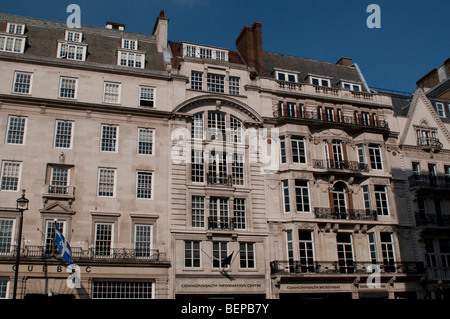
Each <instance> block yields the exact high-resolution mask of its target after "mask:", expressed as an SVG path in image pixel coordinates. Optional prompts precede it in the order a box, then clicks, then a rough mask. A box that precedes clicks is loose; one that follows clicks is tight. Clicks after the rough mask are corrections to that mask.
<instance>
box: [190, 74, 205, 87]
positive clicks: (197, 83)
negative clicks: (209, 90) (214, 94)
mask: <svg viewBox="0 0 450 319" xmlns="http://www.w3.org/2000/svg"><path fill="white" fill-rule="evenodd" d="M191 89H193V90H203V73H202V72H197V71H192V72H191Z"/></svg>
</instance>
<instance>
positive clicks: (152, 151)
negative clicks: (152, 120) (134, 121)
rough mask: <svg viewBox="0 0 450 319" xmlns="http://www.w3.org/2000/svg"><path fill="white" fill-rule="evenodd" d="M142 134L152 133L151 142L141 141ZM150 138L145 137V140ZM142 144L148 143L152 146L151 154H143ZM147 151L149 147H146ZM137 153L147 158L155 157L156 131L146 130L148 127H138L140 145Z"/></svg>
mask: <svg viewBox="0 0 450 319" xmlns="http://www.w3.org/2000/svg"><path fill="white" fill-rule="evenodd" d="M141 132H145V133H150V132H151V141H147V140H145V141H141ZM147 138H148V136H145V139H147ZM140 143H146V144H151V146H149V148H150V149H149V151H150V152H149V153H147V152H141V148H140ZM144 149H145V150H147V149H148V147H144ZM137 153H138V155H146V156H153V155H155V129H152V128H146V127H138V144H137Z"/></svg>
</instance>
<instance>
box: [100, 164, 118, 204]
mask: <svg viewBox="0 0 450 319" xmlns="http://www.w3.org/2000/svg"><path fill="white" fill-rule="evenodd" d="M115 179H116V169H115V168H99V171H98V196H100V197H114V195H115Z"/></svg>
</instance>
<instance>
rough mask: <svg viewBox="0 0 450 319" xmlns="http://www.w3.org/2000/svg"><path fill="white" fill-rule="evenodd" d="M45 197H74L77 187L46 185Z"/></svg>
mask: <svg viewBox="0 0 450 319" xmlns="http://www.w3.org/2000/svg"><path fill="white" fill-rule="evenodd" d="M44 196H46V197H74V196H75V186H60V185H46V186H45V191H44Z"/></svg>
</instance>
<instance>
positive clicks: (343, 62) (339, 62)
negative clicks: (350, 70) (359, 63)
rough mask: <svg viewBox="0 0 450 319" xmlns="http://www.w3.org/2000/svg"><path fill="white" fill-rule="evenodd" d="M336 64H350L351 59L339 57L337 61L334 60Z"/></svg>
mask: <svg viewBox="0 0 450 319" xmlns="http://www.w3.org/2000/svg"><path fill="white" fill-rule="evenodd" d="M336 64H339V65H343V66H351V65H352V59H350V58H344V57H342V58H340V59H339V61H337V62H336Z"/></svg>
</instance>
